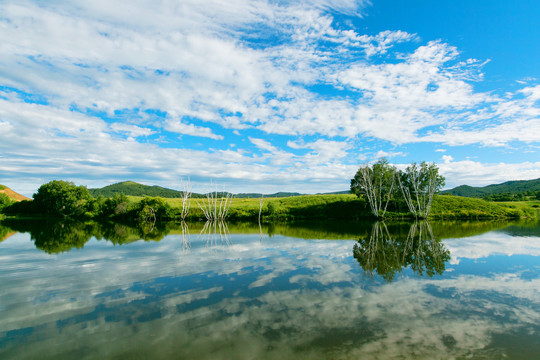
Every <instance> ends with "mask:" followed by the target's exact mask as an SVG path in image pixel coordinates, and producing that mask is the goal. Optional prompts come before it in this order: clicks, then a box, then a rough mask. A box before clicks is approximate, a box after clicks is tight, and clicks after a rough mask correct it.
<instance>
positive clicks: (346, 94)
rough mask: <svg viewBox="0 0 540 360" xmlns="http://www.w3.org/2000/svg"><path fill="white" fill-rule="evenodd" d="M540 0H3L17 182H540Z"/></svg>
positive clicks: (2, 160) (2, 159)
mask: <svg viewBox="0 0 540 360" xmlns="http://www.w3.org/2000/svg"><path fill="white" fill-rule="evenodd" d="M538 18H540V4H539V3H538V2H537V1H532V0H530V1H520V2H516V3H514V2H508V1H437V2H434V1H407V2H404V1H371V2H368V1H354V0H343V1H339V0H313V1H307V0H306V1H267V0H252V1H245V0H231V1H227V2H224V1H218V0H213V1H205V2H204V3H203V2H200V1H195V0H181V1H149V0H140V1H131V2H129V3H128V4H127V3H125V2H120V1H104V0H103V1H102V0H97V1H92V2H87V1H63V0H52V1H47V2H41V1H1V2H0V53H1V54H2V56H0V183H2V184H5V185H8V186H10V187H12V188H13V189H14V190H16V191H19V192H21V193H24V194H26V195H31V194H32V193H33V192H35V191H36V189H37V188H38V187H39V185H41V184H43V183H45V182H47V181H49V180H53V179H65V180H70V181H73V182H75V183H76V184H82V185H87V186H88V187H101V186H104V185H108V184H111V183H114V182H118V181H123V180H134V181H139V182H142V183H145V184H157V185H163V186H167V187H171V188H181V187H182V184H183V183H185V182H186V181H187V180H188V178H189V179H190V181H191V184H192V186H193V190H194V191H200V192H202V191H207V190H209V189H210V188H211V187H212V186H211V185H210V182H211V181H212V182H213V183H217V184H219V186H220V187H221V186H222V187H224V188H226V189H227V190H229V191H233V192H248V191H249V192H251V191H257V192H266V193H271V192H274V191H299V192H305V193H317V192H327V191H338V190H345V189H347V188H348V186H349V181H350V178H351V177H352V176H353V175H354V173H355V171H356V169H357V168H358V166H359V165H361V164H364V163H366V162H371V161H376V160H377V159H378V158H380V157H383V156H384V157H387V158H388V159H389V160H390V162H391V163H393V164H395V165H396V166H398V167H404V166H406V165H407V164H409V163H411V162H413V161H416V162H420V161H424V160H425V161H433V162H435V163H437V164H438V165H439V167H440V170H441V172H442V173H443V175H445V177H446V179H447V188H449V187H453V186H457V185H461V184H469V185H476V186H483V185H488V184H491V183H498V182H502V181H506V180H514V179H533V178H539V177H540V156H539V146H540V66H539V65H540V61H539V60H538V59H539V58H540V57H539V56H540V53H539V52H540V46H538V44H539V43H540V29H539V28H540V27H538V26H537V19H538Z"/></svg>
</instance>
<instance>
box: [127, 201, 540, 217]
mask: <svg viewBox="0 0 540 360" xmlns="http://www.w3.org/2000/svg"><path fill="white" fill-rule="evenodd" d="M129 198H130V200H132V201H139V200H140V199H142V198H141V197H134V196H130V197H129ZM164 200H165V201H166V202H167V204H169V205H170V206H171V207H173V208H179V207H181V206H182V202H181V201H182V200H181V199H164ZM202 201H203V199H191V211H190V216H189V218H190V219H198V218H204V215H203V212H202V210H201V209H200V206H201V205H202ZM259 206H260V199H257V198H240V199H238V198H234V199H233V200H232V203H231V207H230V210H229V219H231V220H255V219H257V218H258V216H259ZM218 207H219V202H218ZM539 215H540V201H524V202H508V203H500V202H489V201H485V200H482V199H476V198H465V197H460V196H452V195H444V196H442V195H436V196H435V198H434V201H433V206H432V211H431V214H430V219H433V220H452V219H505V218H536V217H538V216H539ZM261 217H262V219H263V220H267V221H269V220H291V221H292V220H312V219H321V220H323V219H324V220H360V219H368V218H371V217H372V215H371V212H370V209H369V207H368V206H367V204H366V202H365V201H364V200H363V199H359V198H357V197H356V196H355V195H351V194H334V195H302V196H294V197H287V198H264V199H263V206H262V212H261ZM387 217H388V218H391V219H407V218H410V214H409V213H408V212H407V211H406V209H404V208H399V207H394V208H392V209H390V211H389V212H388V213H387Z"/></svg>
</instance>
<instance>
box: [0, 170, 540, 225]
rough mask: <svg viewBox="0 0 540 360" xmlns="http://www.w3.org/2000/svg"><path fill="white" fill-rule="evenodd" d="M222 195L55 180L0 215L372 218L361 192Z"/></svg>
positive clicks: (458, 210)
mask: <svg viewBox="0 0 540 360" xmlns="http://www.w3.org/2000/svg"><path fill="white" fill-rule="evenodd" d="M397 187H400V186H399V185H398V186H397ZM189 191H190V190H189ZM184 193H185V192H184ZM227 194H228V193H225V192H222V193H218V192H214V193H213V194H212V196H211V197H207V198H205V199H191V198H190V197H189V196H180V197H178V198H161V197H134V196H126V195H124V194H115V195H114V196H112V197H109V198H105V197H103V196H99V197H97V198H94V197H92V195H91V194H90V193H89V191H88V190H87V189H86V188H85V187H84V186H76V185H75V184H73V183H70V182H66V181H58V180H55V181H51V182H49V183H47V184H44V185H42V186H41V187H40V188H39V190H38V192H37V193H36V194H34V200H33V201H19V202H13V201H12V200H10V199H7V200H6V201H5V202H1V203H0V207H1V208H0V211H1V212H2V213H3V214H4V215H7V216H11V217H43V218H47V217H48V218H69V219H82V220H90V219H95V220H100V219H101V220H115V221H121V222H125V223H128V222H150V223H152V224H153V225H155V224H156V222H161V221H169V220H181V219H183V220H189V221H203V220H207V219H208V216H209V212H210V211H212V212H213V213H214V214H216V215H217V216H218V217H220V218H221V220H224V219H225V218H227V219H229V220H233V221H244V220H245V221H258V220H259V219H260V220H261V221H263V222H268V221H278V220H279V221H299V220H316V219H324V220H344V221H351V220H352V221H358V220H362V219H370V218H374V213H373V211H372V208H371V207H370V201H369V199H367V197H365V196H362V194H360V195H361V196H358V195H352V194H333V195H302V196H294V197H285V198H263V199H262V200H261V198H233V197H231V196H228V197H227ZM222 195H223V196H222ZM0 201H3V200H2V199H0ZM429 207H430V212H429V216H428V218H429V219H441V220H442V219H444V220H451V219H498V218H499V219H502V218H535V217H538V216H539V212H540V201H536V200H535V201H526V202H519V203H516V202H511V203H501V202H489V201H485V200H482V199H475V198H465V197H459V196H452V195H436V194H434V195H433V198H432V200H430V203H429ZM225 208H226V209H227V211H225ZM384 208H385V214H384V215H385V218H387V219H412V218H415V216H414V214H412V213H411V211H410V207H409V206H408V204H407V202H406V201H405V200H404V199H403V198H399V197H397V196H393V197H390V198H388V199H387V201H386V203H385V204H384ZM220 214H221V215H220ZM210 215H211V214H210Z"/></svg>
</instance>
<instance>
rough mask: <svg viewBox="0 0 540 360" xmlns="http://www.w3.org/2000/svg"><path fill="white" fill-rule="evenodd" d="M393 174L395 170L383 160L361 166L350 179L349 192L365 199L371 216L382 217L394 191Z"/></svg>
mask: <svg viewBox="0 0 540 360" xmlns="http://www.w3.org/2000/svg"><path fill="white" fill-rule="evenodd" d="M395 174H396V168H395V167H394V166H392V165H390V163H389V162H388V160H386V159H384V158H382V159H380V160H379V161H377V162H376V163H375V164H373V165H372V166H369V165H365V166H362V167H360V168H359V169H358V171H357V172H356V175H355V176H354V178H353V179H351V192H352V193H353V194H356V195H357V196H358V197H365V198H366V200H367V201H368V203H369V206H370V208H371V212H372V213H373V215H375V216H376V217H383V216H384V214H385V213H386V209H387V207H388V203H389V202H390V200H391V198H392V195H393V193H394V190H395Z"/></svg>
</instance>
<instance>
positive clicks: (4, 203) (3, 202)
mask: <svg viewBox="0 0 540 360" xmlns="http://www.w3.org/2000/svg"><path fill="white" fill-rule="evenodd" d="M14 202H15V200H13V199H12V198H10V197H9V196H7V195H6V194H4V193H0V211H2V210H3V209H4V208H6V207H8V206H10V205H12V204H13V203H14Z"/></svg>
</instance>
